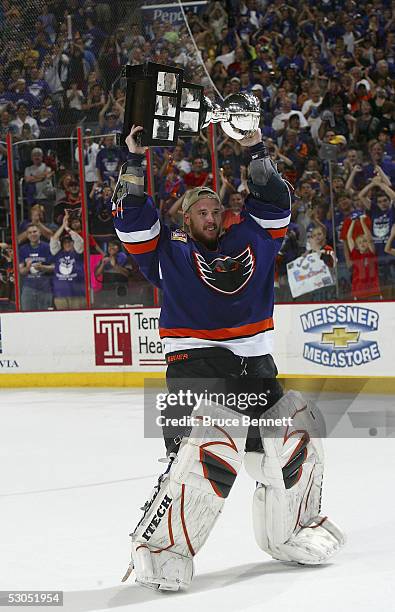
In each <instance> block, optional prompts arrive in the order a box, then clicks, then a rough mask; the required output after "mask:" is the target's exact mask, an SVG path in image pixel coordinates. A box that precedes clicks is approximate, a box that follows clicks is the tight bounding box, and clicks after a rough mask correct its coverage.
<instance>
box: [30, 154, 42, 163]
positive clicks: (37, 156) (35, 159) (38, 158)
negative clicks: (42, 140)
mask: <svg viewBox="0 0 395 612" xmlns="http://www.w3.org/2000/svg"><path fill="white" fill-rule="evenodd" d="M42 161H43V156H42V155H41V153H34V154H33V155H32V162H33V164H34V165H35V166H39V165H40V164H41V162H42Z"/></svg>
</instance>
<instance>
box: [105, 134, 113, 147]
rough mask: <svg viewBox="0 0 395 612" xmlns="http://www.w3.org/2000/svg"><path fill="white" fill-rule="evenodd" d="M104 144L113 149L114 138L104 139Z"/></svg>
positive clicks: (107, 137)
mask: <svg viewBox="0 0 395 612" xmlns="http://www.w3.org/2000/svg"><path fill="white" fill-rule="evenodd" d="M103 144H104V146H105V147H112V145H113V144H114V137H113V136H106V137H105V138H104V139H103Z"/></svg>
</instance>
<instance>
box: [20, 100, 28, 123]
mask: <svg viewBox="0 0 395 612" xmlns="http://www.w3.org/2000/svg"><path fill="white" fill-rule="evenodd" d="M18 115H19V116H20V118H21V119H22V120H23V118H24V117H26V116H27V108H26V106H25V105H24V104H21V106H19V107H18Z"/></svg>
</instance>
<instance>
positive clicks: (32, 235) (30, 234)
mask: <svg viewBox="0 0 395 612" xmlns="http://www.w3.org/2000/svg"><path fill="white" fill-rule="evenodd" d="M27 238H28V240H29V242H30V244H37V243H38V242H40V230H39V229H38V227H36V226H35V225H33V226H32V227H29V228H28V230H27Z"/></svg>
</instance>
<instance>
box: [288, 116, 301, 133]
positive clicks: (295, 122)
mask: <svg viewBox="0 0 395 612" xmlns="http://www.w3.org/2000/svg"><path fill="white" fill-rule="evenodd" d="M289 127H290V128H291V129H292V130H298V129H299V128H300V119H299V117H298V116H297V115H295V116H294V117H291V118H290V120H289Z"/></svg>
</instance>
